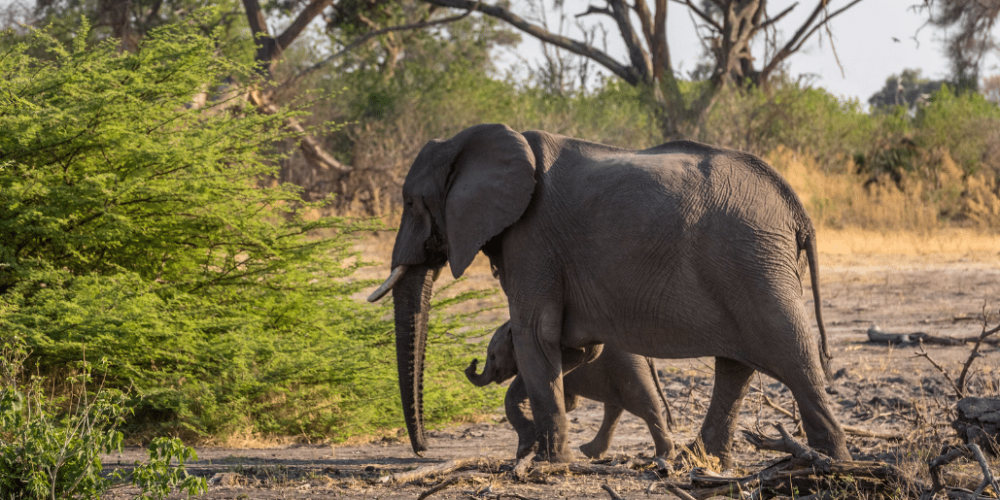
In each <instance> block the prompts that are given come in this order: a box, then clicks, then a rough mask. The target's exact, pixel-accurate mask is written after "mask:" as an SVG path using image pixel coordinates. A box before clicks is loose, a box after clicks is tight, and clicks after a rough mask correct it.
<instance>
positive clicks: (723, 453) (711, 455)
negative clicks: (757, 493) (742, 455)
mask: <svg viewBox="0 0 1000 500" xmlns="http://www.w3.org/2000/svg"><path fill="white" fill-rule="evenodd" d="M674 461H677V462H688V463H691V464H694V465H695V466H698V467H704V466H714V465H715V462H716V461H718V465H719V468H720V469H730V468H732V467H734V466H736V465H737V464H736V460H735V459H734V458H733V450H732V448H731V447H728V446H727V447H724V448H717V449H714V450H709V449H707V448H706V447H705V443H704V441H702V439H701V438H698V439H695V440H694V441H692V442H690V443H688V444H686V445H681V446H680V450H679V451H678V452H677V454H676V455H675V456H674Z"/></svg>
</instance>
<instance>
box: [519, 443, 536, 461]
mask: <svg viewBox="0 0 1000 500" xmlns="http://www.w3.org/2000/svg"><path fill="white" fill-rule="evenodd" d="M537 452H538V443H536V442H535V441H531V440H526V439H518V443H517V458H518V459H521V458H524V457H526V456H528V455H530V454H532V453H537Z"/></svg>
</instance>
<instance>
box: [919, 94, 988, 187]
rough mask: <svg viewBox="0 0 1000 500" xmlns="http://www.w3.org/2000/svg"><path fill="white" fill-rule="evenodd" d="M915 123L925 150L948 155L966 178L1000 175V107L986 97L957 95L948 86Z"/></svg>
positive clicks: (921, 111)
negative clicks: (984, 172) (969, 176)
mask: <svg viewBox="0 0 1000 500" xmlns="http://www.w3.org/2000/svg"><path fill="white" fill-rule="evenodd" d="M913 121H914V126H915V127H916V128H917V130H918V132H917V133H916V138H915V140H916V142H917V144H919V145H920V146H921V147H922V148H924V149H927V150H933V149H940V150H945V151H948V153H949V154H950V155H951V157H952V158H953V159H954V160H955V162H957V163H958V164H959V166H961V168H962V170H963V171H964V172H965V173H966V174H976V173H979V172H980V171H982V170H987V171H990V172H991V173H993V174H1000V158H998V156H1000V132H998V131H1000V106H997V104H996V103H995V102H990V101H988V100H986V97H985V96H983V95H982V94H977V93H973V92H965V93H962V94H958V95H956V94H955V92H954V91H953V90H952V89H951V88H950V87H949V86H948V85H944V86H942V87H941V90H939V91H937V92H935V93H934V94H933V95H932V96H931V98H930V100H929V102H928V103H927V104H926V105H925V106H921V107H919V108H918V110H917V113H916V116H915V117H914V120H913Z"/></svg>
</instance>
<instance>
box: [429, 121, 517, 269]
mask: <svg viewBox="0 0 1000 500" xmlns="http://www.w3.org/2000/svg"><path fill="white" fill-rule="evenodd" d="M448 142H457V143H458V144H460V145H461V150H460V152H459V154H458V155H457V157H456V160H455V164H454V173H453V179H454V180H453V181H452V183H451V187H450V189H449V191H448V197H447V201H446V202H445V221H446V223H445V224H446V227H447V229H446V233H447V237H448V262H449V263H450V264H451V272H452V274H453V275H454V276H455V277H456V278H458V277H460V276H462V273H464V272H465V269H466V268H467V267H469V264H471V263H472V260H473V259H475V258H476V254H477V253H479V250H480V249H481V248H482V247H483V245H485V244H486V242H487V241H489V240H490V238H492V237H494V236H496V235H498V234H500V232H501V231H503V230H504V229H506V228H507V227H508V226H510V225H511V224H513V223H514V222H517V220H518V219H519V218H520V217H521V215H522V214H523V213H524V211H525V209H527V208H528V203H530V202H531V195H532V193H533V192H534V190H535V155H534V154H533V153H532V152H531V146H529V145H528V141H527V140H526V139H525V138H524V136H522V135H521V134H519V133H517V132H516V131H514V130H512V129H511V128H510V127H508V126H506V125H500V124H484V125H476V126H474V127H471V128H468V129H465V130H463V131H462V132H460V133H459V134H458V135H456V136H455V137H453V138H452V139H450V140H449V141H448Z"/></svg>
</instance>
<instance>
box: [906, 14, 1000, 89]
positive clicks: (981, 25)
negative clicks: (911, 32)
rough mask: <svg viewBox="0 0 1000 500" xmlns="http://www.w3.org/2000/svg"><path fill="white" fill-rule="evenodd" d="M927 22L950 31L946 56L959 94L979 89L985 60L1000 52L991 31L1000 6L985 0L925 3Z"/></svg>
mask: <svg viewBox="0 0 1000 500" xmlns="http://www.w3.org/2000/svg"><path fill="white" fill-rule="evenodd" d="M918 8H920V9H924V10H926V11H927V13H928V16H929V20H928V22H929V23H930V24H931V25H933V26H935V27H937V28H941V29H947V30H949V31H948V32H947V33H946V34H945V37H944V42H945V52H946V54H947V55H948V59H950V60H951V72H952V77H953V78H954V79H955V84H956V85H957V86H958V89H959V90H971V91H973V92H975V91H977V90H978V89H979V70H980V65H981V64H982V61H983V56H985V55H986V54H987V53H989V52H990V51H995V50H997V49H998V48H1000V43H998V41H997V37H996V35H994V34H993V28H994V26H996V24H997V19H998V18H1000V2H998V1H996V0H993V1H984V0H924V3H923V5H921V6H920V7H918Z"/></svg>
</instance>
